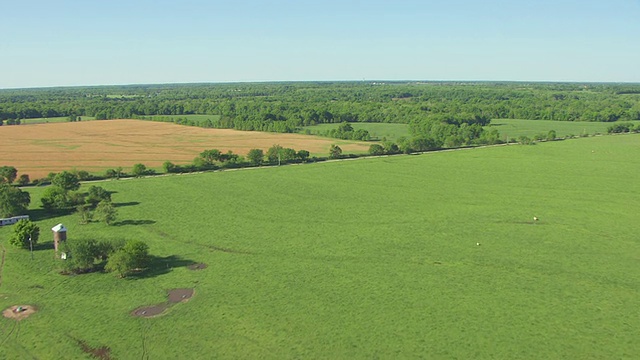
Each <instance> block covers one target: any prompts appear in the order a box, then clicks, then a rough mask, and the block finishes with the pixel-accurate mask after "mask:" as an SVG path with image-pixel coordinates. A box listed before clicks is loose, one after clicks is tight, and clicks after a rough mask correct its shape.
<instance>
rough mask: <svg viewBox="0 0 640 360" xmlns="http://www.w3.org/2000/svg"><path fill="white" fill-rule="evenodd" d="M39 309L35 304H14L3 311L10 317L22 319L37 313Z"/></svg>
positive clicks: (3, 313) (4, 314)
mask: <svg viewBox="0 0 640 360" xmlns="http://www.w3.org/2000/svg"><path fill="white" fill-rule="evenodd" d="M37 310H38V309H37V308H36V307H35V306H33V305H14V306H11V307H9V308H7V309H5V310H4V311H3V312H2V315H3V316H4V317H6V318H9V319H14V320H17V321H20V320H22V319H26V318H27V317H29V315H31V314H33V313H35V312H36V311H37Z"/></svg>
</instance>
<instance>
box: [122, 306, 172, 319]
mask: <svg viewBox="0 0 640 360" xmlns="http://www.w3.org/2000/svg"><path fill="white" fill-rule="evenodd" d="M166 309H167V306H166V305H165V304H159V305H152V306H144V307H141V308H137V309H135V310H133V312H132V313H131V315H133V316H140V317H154V316H158V315H160V314H162V313H163V312H164V311H165V310H166Z"/></svg>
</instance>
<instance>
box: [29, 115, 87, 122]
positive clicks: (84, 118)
mask: <svg viewBox="0 0 640 360" xmlns="http://www.w3.org/2000/svg"><path fill="white" fill-rule="evenodd" d="M95 119H96V118H95V117H93V116H80V121H90V120H95ZM61 122H69V117H68V116H60V117H50V118H33V119H21V120H20V123H22V124H46V123H61Z"/></svg>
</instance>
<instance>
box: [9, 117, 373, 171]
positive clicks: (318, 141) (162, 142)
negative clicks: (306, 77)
mask: <svg viewBox="0 0 640 360" xmlns="http://www.w3.org/2000/svg"><path fill="white" fill-rule="evenodd" d="M2 135H3V141H2V142H0V164H2V165H10V166H14V167H16V168H17V169H18V171H19V174H29V176H30V178H31V179H38V178H42V177H45V176H46V175H47V174H48V173H50V172H59V171H62V170H72V169H74V168H75V169H77V170H86V171H89V172H94V173H99V172H103V171H104V170H106V169H109V168H116V167H119V166H121V167H123V168H124V170H125V172H128V171H130V170H131V167H132V166H133V165H134V164H136V163H143V164H145V165H146V166H147V167H151V168H160V167H161V166H162V164H163V163H164V162H165V161H171V162H174V163H176V164H187V163H191V161H193V159H194V158H195V157H196V156H198V154H200V153H201V152H202V151H203V150H207V149H218V150H220V151H222V152H227V151H229V150H231V151H233V153H235V154H239V155H243V156H244V155H246V154H247V153H248V152H249V150H250V149H254V148H256V149H263V150H267V149H268V148H269V147H271V146H273V145H274V144H279V145H280V146H283V147H288V148H293V149H295V150H307V151H309V152H311V153H312V154H322V155H324V156H326V155H328V153H329V147H330V146H331V144H338V145H340V147H341V148H342V149H343V151H345V152H365V151H367V150H368V148H369V145H370V144H368V143H365V142H353V141H349V142H347V141H344V140H337V139H327V138H321V137H315V136H308V135H300V134H277V133H264V132H258V131H238V130H229V129H203V128H198V127H193V126H183V125H176V124H172V123H162V122H152V121H142V120H104V121H87V122H73V123H71V122H70V123H49V124H35V125H19V126H6V127H5V126H3V127H2Z"/></svg>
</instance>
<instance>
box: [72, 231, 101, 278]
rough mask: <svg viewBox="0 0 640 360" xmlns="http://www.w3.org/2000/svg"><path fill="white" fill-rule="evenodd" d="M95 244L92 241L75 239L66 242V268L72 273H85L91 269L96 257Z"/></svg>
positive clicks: (96, 248) (96, 249)
mask: <svg viewBox="0 0 640 360" xmlns="http://www.w3.org/2000/svg"><path fill="white" fill-rule="evenodd" d="M97 251H98V247H97V242H96V241H95V240H93V239H75V240H73V241H69V240H67V241H66V246H65V252H69V253H70V255H71V256H70V259H69V260H68V261H69V265H70V266H68V267H67V268H68V269H69V270H72V271H74V272H86V271H88V270H91V269H93V266H94V262H95V259H96V257H97Z"/></svg>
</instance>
